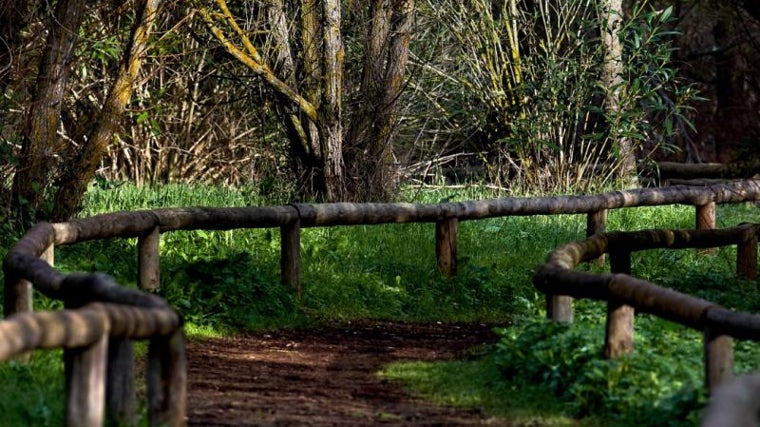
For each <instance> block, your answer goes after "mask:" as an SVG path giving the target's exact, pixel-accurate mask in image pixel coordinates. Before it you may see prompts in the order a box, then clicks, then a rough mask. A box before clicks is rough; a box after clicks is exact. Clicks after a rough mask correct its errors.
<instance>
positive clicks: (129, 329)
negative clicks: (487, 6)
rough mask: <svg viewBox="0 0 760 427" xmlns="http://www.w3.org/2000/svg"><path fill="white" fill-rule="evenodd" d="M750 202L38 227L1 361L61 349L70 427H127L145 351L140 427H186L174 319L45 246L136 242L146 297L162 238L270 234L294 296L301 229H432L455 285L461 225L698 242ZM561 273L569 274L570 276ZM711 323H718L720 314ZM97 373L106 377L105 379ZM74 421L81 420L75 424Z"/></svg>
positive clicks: (689, 197)
mask: <svg viewBox="0 0 760 427" xmlns="http://www.w3.org/2000/svg"><path fill="white" fill-rule="evenodd" d="M753 200H760V181H740V182H732V183H727V184H716V185H711V186H707V187H694V186H672V187H667V188H657V189H637V190H629V191H616V192H611V193H606V194H601V195H593V196H558V197H539V198H506V199H497V200H488V201H472V202H454V203H441V204H430V205H424V204H410V203H389V204H353V203H333V204H315V205H312V204H291V205H286V206H277V207H246V208H177V209H158V210H152V211H136V212H118V213H112V214H104V215H97V216H93V217H90V218H85V219H77V220H72V221H70V222H66V223H57V224H49V223H39V224H37V225H35V226H34V227H33V228H32V229H31V230H30V231H29V232H28V233H26V234H25V235H24V236H23V237H22V239H21V240H19V241H18V242H17V243H16V244H15V245H14V246H13V247H12V248H11V249H10V251H9V252H8V254H7V255H6V257H5V260H4V263H3V268H4V271H5V301H4V304H5V305H4V308H5V314H6V316H7V317H8V318H7V320H6V321H4V322H0V348H6V347H7V350H0V360H3V359H7V358H9V357H13V356H14V355H19V354H21V353H23V352H25V351H29V350H31V349H35V348H55V347H63V348H65V349H68V350H66V351H65V360H66V361H67V363H66V376H67V393H68V398H67V399H68V403H67V420H68V421H67V422H68V424H69V425H83V426H90V425H92V426H94V425H99V424H100V423H101V421H102V419H103V417H104V415H103V414H104V412H105V411H104V409H103V406H104V404H103V403H102V402H103V401H105V402H106V404H105V406H106V407H107V408H108V413H109V414H110V415H111V416H113V417H114V418H116V419H117V420H120V421H123V422H126V423H129V422H130V419H131V417H133V414H134V408H135V406H136V404H135V398H134V395H135V393H134V379H133V378H134V376H133V373H132V365H133V356H132V347H131V340H133V339H149V340H150V350H149V363H148V370H149V375H148V400H149V405H148V409H149V418H150V423H151V424H152V425H159V424H167V425H172V426H175V425H184V423H185V420H184V413H185V393H186V391H185V382H186V378H185V375H186V374H185V355H184V337H183V333H182V326H181V319H180V318H179V316H178V315H177V313H175V312H174V311H173V310H172V309H171V308H169V307H168V306H167V304H166V303H165V301H163V300H162V299H160V298H158V297H156V296H154V295H151V294H148V293H143V292H141V291H137V290H130V289H126V288H123V287H120V286H118V285H117V284H116V283H115V282H114V281H113V280H112V279H111V278H109V277H108V276H105V275H102V274H91V275H63V274H61V273H59V272H58V271H57V270H55V269H54V267H53V253H54V247H55V246H57V245H66V244H73V243H77V242H82V241H87V240H95V239H106V238H115V237H118V238H128V237H136V238H137V239H138V260H139V263H138V268H139V279H138V280H139V286H140V287H141V288H142V289H144V290H150V289H155V288H156V287H157V286H158V284H159V280H160V275H159V270H160V269H159V264H160V263H159V240H160V235H161V233H166V232H170V231H174V230H197V229H202V230H229V229H237V228H272V227H279V228H280V233H281V242H282V243H281V274H282V281H283V283H285V284H287V285H289V286H293V287H294V288H295V289H296V290H297V289H298V287H299V283H300V229H301V228H303V227H322V226H333V225H360V224H363V225H367V224H381V223H404V222H434V223H435V224H436V227H435V230H436V231H435V246H436V254H437V264H438V267H439V268H440V269H441V271H442V273H443V274H445V275H454V274H456V264H457V253H456V252H457V233H458V223H459V221H464V220H475V219H483V218H494V217H503V216H517V215H520V216H528V215H551V214H586V215H587V226H588V228H587V233H588V235H590V236H596V235H599V234H600V233H603V232H604V229H605V223H606V217H607V211H608V210H609V209H618V208H625V207H636V206H657V205H670V204H683V205H692V206H695V212H696V221H695V223H696V227H697V228H698V229H702V230H704V229H712V228H714V226H715V206H716V204H720V203H736V202H744V201H753ZM598 239H599V238H597V240H593V241H599V240H598ZM711 244H712V243H711ZM604 252H605V251H604V250H596V252H594V254H595V256H597V257H598V256H599V255H601V254H602V253H604ZM611 254H612V255H611V256H612V257H613V258H611V260H612V262H613V263H614V264H615V265H620V263H621V262H622V261H620V260H621V259H622V258H621V257H620V256H619V255H617V254H616V253H612V252H611ZM581 258H583V259H585V258H586V256H584V257H581ZM579 259H580V258H579ZM565 273H567V274H568V275H570V276H573V275H574V274H577V273H575V272H573V271H572V270H571V269H569V268H568V269H566V271H565ZM573 277H574V276H573ZM615 277H617V276H615ZM595 280H596V279H595ZM616 280H617V279H616ZM32 287H33V288H34V289H37V290H38V291H40V292H42V293H43V294H45V295H48V296H50V297H53V298H57V299H61V300H63V301H64V302H65V306H66V307H67V309H66V310H64V311H62V312H59V313H32V310H33V307H32ZM558 298H567V297H558ZM557 307H558V308H557V309H556V310H554V311H553V312H554V313H558V312H561V310H563V308H561V307H562V306H561V305H559V304H558V305H557ZM714 313H716V314H714V315H716V316H717V315H719V314H720V313H721V312H719V311H714ZM83 325H86V326H83ZM4 331H9V332H6V333H3V332H4ZM75 331H86V332H77V333H74V332H75ZM18 340H21V341H22V342H21V343H18ZM4 346H5V347H4ZM106 355H107V356H106ZM104 357H107V360H108V362H107V363H106V362H105V360H106V359H104ZM104 365H105V366H106V368H104ZM104 370H107V371H108V372H107V373H105V374H104ZM82 414H88V415H91V416H90V417H88V418H81V417H82V416H83V415H82Z"/></svg>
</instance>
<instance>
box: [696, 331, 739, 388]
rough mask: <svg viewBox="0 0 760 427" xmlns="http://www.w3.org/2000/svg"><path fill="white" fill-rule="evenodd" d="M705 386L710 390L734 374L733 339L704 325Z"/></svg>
mask: <svg viewBox="0 0 760 427" xmlns="http://www.w3.org/2000/svg"><path fill="white" fill-rule="evenodd" d="M703 339H704V359H705V386H706V387H707V389H708V390H710V391H712V390H714V389H715V387H716V386H718V385H720V384H721V383H723V382H725V381H727V380H730V379H731V378H732V377H733V374H734V342H733V339H732V338H731V337H730V336H728V335H724V334H722V333H720V332H719V331H717V330H715V329H714V328H711V327H710V326H706V327H705V330H704V338H703Z"/></svg>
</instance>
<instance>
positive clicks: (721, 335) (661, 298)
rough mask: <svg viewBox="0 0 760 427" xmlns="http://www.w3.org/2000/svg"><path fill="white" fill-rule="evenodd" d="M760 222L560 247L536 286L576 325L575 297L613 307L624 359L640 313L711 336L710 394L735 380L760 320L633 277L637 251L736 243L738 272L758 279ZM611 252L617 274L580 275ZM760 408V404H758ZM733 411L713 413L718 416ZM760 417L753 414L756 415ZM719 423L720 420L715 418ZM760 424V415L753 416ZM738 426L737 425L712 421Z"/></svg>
mask: <svg viewBox="0 0 760 427" xmlns="http://www.w3.org/2000/svg"><path fill="white" fill-rule="evenodd" d="M758 232H760V224H743V225H740V226H737V227H733V228H727V229H721V230H646V231H636V232H612V233H605V234H599V235H595V236H591V237H589V238H588V239H586V240H583V241H579V242H573V243H569V244H566V245H564V246H561V247H559V248H557V249H555V250H554V251H553V252H552V253H551V254H550V255H549V258H548V260H547V262H546V263H545V264H543V265H542V266H540V267H539V268H538V270H537V271H536V273H535V275H534V278H533V283H534V284H535V286H536V287H537V288H538V289H539V290H540V291H542V292H544V293H545V294H546V295H547V316H548V317H549V318H550V319H551V320H553V321H555V322H564V323H571V322H572V321H573V309H572V298H588V299H594V300H600V301H606V302H607V318H606V333H605V338H604V346H603V348H604V354H605V355H606V356H607V357H616V356H619V355H622V354H626V353H629V352H631V351H632V350H633V344H634V341H633V330H634V312H636V313H649V314H653V315H655V316H657V317H660V318H663V319H666V320H669V321H673V322H676V323H679V324H681V325H684V326H686V327H689V328H691V329H695V330H698V331H701V332H702V333H703V336H704V347H703V348H704V372H705V385H706V386H707V387H708V389H710V390H714V389H715V388H716V387H717V386H719V385H722V384H725V383H727V382H730V381H731V380H732V379H733V374H734V373H733V362H734V357H733V356H734V352H733V339H734V338H736V339H743V340H755V341H758V340H760V315H757V314H749V313H740V312H734V311H732V310H728V309H725V308H723V307H721V306H719V305H718V304H715V303H713V302H710V301H706V300H703V299H700V298H696V297H693V296H691V295H687V294H684V293H680V292H677V291H675V290H672V289H669V288H664V287H660V286H658V285H656V284H654V283H650V282H647V281H644V280H640V279H636V278H634V277H632V276H630V274H631V253H633V252H636V251H642V250H649V249H660V248H667V249H683V248H713V247H720V246H728V245H736V246H737V251H736V252H737V255H736V274H737V275H738V276H739V277H743V278H746V279H750V280H754V279H756V278H757V255H758V249H757V244H758ZM602 254H609V256H610V269H611V270H612V271H611V274H597V273H589V272H582V271H576V270H574V269H575V267H576V266H578V265H579V264H581V263H583V262H586V261H590V260H593V259H596V258H598V257H599V256H601V255H602ZM753 405H755V406H758V405H760V402H754V403H753ZM728 410H729V409H725V410H721V409H718V410H713V412H714V414H713V415H711V417H716V418H715V419H716V420H717V419H719V417H721V416H723V415H718V414H720V413H722V412H725V411H728ZM757 415H758V414H756V413H755V414H753V415H752V416H753V417H756V416H757ZM711 419H712V418H711ZM753 419H754V418H753ZM704 425H714V426H717V425H733V424H704Z"/></svg>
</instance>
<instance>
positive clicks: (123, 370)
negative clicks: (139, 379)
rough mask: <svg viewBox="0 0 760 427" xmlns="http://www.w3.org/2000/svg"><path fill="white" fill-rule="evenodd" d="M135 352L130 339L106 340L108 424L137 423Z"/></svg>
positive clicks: (126, 424) (131, 424)
mask: <svg viewBox="0 0 760 427" xmlns="http://www.w3.org/2000/svg"><path fill="white" fill-rule="evenodd" d="M134 365H135V352H134V347H133V345H132V341H130V340H128V339H124V338H110V339H109V340H108V366H107V368H106V369H107V371H108V372H107V375H106V378H107V380H106V409H107V412H106V415H107V417H108V420H109V422H110V424H113V425H119V426H133V425H137V391H136V390H137V389H136V387H135V366H134Z"/></svg>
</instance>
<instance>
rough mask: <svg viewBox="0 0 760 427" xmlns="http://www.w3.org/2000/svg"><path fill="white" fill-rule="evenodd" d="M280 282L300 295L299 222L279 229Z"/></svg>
mask: <svg viewBox="0 0 760 427" xmlns="http://www.w3.org/2000/svg"><path fill="white" fill-rule="evenodd" d="M280 280H281V281H282V284H283V285H286V286H290V287H292V288H293V289H295V291H296V294H297V295H301V220H299V219H297V220H295V221H293V222H291V223H289V224H285V225H283V226H281V227H280Z"/></svg>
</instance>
